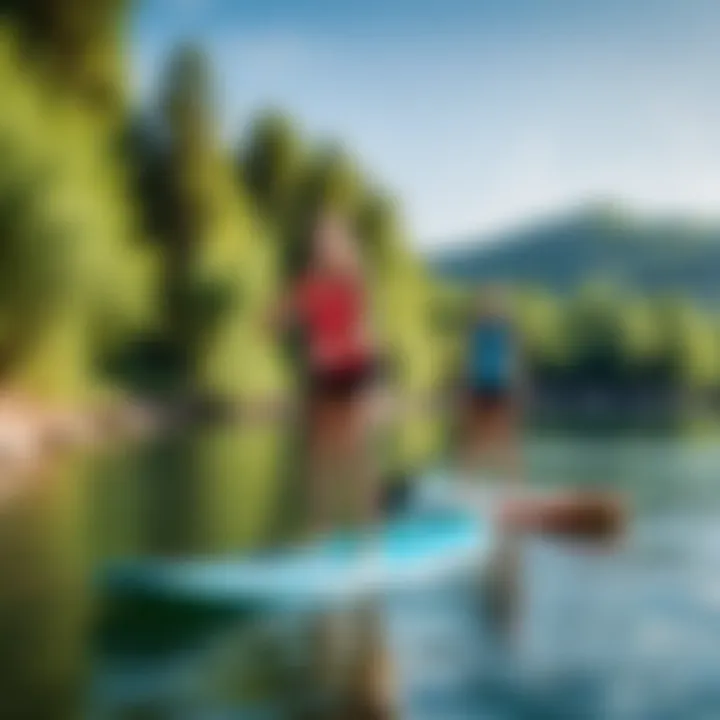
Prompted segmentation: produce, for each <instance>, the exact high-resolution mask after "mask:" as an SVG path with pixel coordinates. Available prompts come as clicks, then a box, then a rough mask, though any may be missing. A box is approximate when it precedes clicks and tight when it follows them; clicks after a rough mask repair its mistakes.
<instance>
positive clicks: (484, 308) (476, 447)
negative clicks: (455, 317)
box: [462, 289, 520, 475]
mask: <svg viewBox="0 0 720 720" xmlns="http://www.w3.org/2000/svg"><path fill="white" fill-rule="evenodd" d="M519 372H520V346H519V342H518V339H517V335H516V333H515V328H514V326H513V322H512V318H511V315H510V311H509V308H508V302H507V300H506V298H505V295H504V294H503V293H502V292H501V291H500V290H499V289H486V290H484V291H481V292H480V293H479V294H478V297H477V299H476V301H475V303H474V307H473V314H472V320H471V325H470V329H469V332H468V337H467V347H466V351H465V356H464V367H463V371H462V385H463V395H464V398H465V402H464V405H465V413H464V417H465V423H464V425H465V427H464V431H463V452H462V456H463V462H464V464H465V465H466V469H468V470H475V469H477V467H478V466H479V465H480V464H482V463H489V464H490V465H491V469H492V470H494V471H496V472H500V473H501V474H503V475H507V474H514V473H516V472H517V470H518V468H517V467H516V464H517V457H516V453H515V435H516V424H517V419H518V413H517V411H518V409H519V392H518V390H519Z"/></svg>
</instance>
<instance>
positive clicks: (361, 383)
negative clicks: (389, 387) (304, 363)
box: [308, 361, 378, 400]
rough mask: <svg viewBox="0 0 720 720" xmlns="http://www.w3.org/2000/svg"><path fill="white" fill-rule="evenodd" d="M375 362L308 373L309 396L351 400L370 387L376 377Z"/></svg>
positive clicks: (323, 398) (321, 398)
mask: <svg viewBox="0 0 720 720" xmlns="http://www.w3.org/2000/svg"><path fill="white" fill-rule="evenodd" d="M377 374H378V371H377V365H376V363H375V362H371V361H368V362H365V363H362V364H359V365H353V366H352V367H347V368H338V369H336V370H320V371H315V372H313V373H311V374H310V379H309V383H308V385H309V392H310V396H311V397H313V398H316V399H320V400H351V399H353V398H355V397H356V396H357V395H359V394H360V393H362V392H364V391H365V390H367V389H368V388H369V387H371V386H372V385H373V384H374V382H375V380H376V379H377Z"/></svg>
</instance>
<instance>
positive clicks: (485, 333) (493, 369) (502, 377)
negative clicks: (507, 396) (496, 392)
mask: <svg viewBox="0 0 720 720" xmlns="http://www.w3.org/2000/svg"><path fill="white" fill-rule="evenodd" d="M512 366H513V339H512V332H511V328H510V326H509V324H508V323H507V322H504V321H503V320H484V321H480V322H478V323H477V324H476V325H475V326H474V327H473V329H472V330H471V332H470V342H469V349H468V358H467V375H468V381H469V383H470V386H471V387H472V388H476V389H484V388H492V389H506V388H508V387H509V385H510V384H511V381H512V371H513V368H512Z"/></svg>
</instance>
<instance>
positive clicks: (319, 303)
mask: <svg viewBox="0 0 720 720" xmlns="http://www.w3.org/2000/svg"><path fill="white" fill-rule="evenodd" d="M295 304H296V308H297V312H298V315H299V320H300V322H301V324H302V326H303V328H304V330H305V333H306V338H307V343H308V350H309V353H310V362H311V364H312V365H313V366H314V367H315V368H317V369H321V370H338V369H345V368H348V367H356V366H357V365H362V364H363V363H365V362H367V360H368V359H369V356H370V348H369V347H368V338H367V337H366V333H365V330H366V325H365V320H366V317H365V313H366V307H365V304H366V303H365V293H364V290H363V288H362V285H361V284H360V283H359V282H358V281H357V280H354V279H348V278H344V277H324V276H321V275H314V276H313V275H309V276H307V277H306V278H304V279H303V280H302V281H301V282H300V283H299V284H298V286H297V289H296V296H295Z"/></svg>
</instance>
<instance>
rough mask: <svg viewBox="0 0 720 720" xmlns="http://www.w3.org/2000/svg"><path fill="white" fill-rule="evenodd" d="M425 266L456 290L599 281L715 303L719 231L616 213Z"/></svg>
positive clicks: (592, 212)
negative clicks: (488, 284) (451, 282)
mask: <svg viewBox="0 0 720 720" xmlns="http://www.w3.org/2000/svg"><path fill="white" fill-rule="evenodd" d="M429 263H430V266H431V268H432V269H433V270H434V271H435V272H436V273H437V274H438V275H439V276H440V277H442V278H444V279H448V280H454V281H458V282H461V283H476V282H522V283H531V284H536V285H542V286H545V287H549V288H552V289H555V290H557V291H561V292H562V291H568V290H572V289H574V288H576V287H577V286H579V285H582V284H583V283H585V282H588V281H591V280H596V279H597V280H600V279H602V280H609V281H613V282H617V283H619V284H621V285H622V286H624V287H628V288H631V289H636V290H639V291H643V292H651V293H661V292H672V293H681V294H683V295H688V296H690V297H693V298H695V299H697V300H700V301H702V302H704V303H713V304H715V303H717V302H719V301H720V226H712V227H711V226H707V225H701V224H699V223H695V222H692V221H687V220H672V221H671V220H664V219H648V218H641V217H639V216H636V215H633V214H632V213H630V212H628V211H626V210H623V209H620V208H618V207H615V206H594V207H587V208H584V209H581V210H580V211H578V212H574V213H570V214H568V215H566V216H565V217H560V218H555V219H551V220H548V221H545V222H541V223H537V224H535V225H534V226H528V227H525V228H524V229H521V230H518V231H514V232H510V233H506V234H504V235H501V236H499V237H495V238H490V239H487V238H483V239H482V240H481V239H480V238H478V239H477V240H475V241H473V240H472V238H471V239H469V240H466V241H465V242H463V243H462V244H458V245H455V246H453V247H450V249H447V250H443V251H440V252H437V253H435V254H434V255H432V256H431V257H430V258H429Z"/></svg>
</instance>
